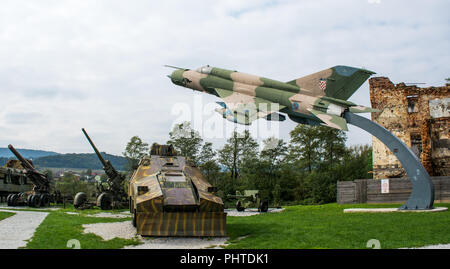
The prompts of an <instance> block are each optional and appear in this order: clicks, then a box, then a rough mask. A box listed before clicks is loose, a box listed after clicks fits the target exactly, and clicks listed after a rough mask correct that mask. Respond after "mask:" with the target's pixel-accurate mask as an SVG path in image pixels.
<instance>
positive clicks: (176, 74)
mask: <svg viewBox="0 0 450 269" xmlns="http://www.w3.org/2000/svg"><path fill="white" fill-rule="evenodd" d="M183 73H184V70H175V71H173V72H172V74H171V75H170V76H168V77H169V78H170V80H171V81H172V83H174V84H177V85H181V82H182V81H183Z"/></svg>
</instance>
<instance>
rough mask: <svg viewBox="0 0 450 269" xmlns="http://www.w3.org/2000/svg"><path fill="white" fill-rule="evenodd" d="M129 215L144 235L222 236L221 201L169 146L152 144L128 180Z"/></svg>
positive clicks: (200, 174) (193, 167) (191, 164)
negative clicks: (130, 214)
mask: <svg viewBox="0 0 450 269" xmlns="http://www.w3.org/2000/svg"><path fill="white" fill-rule="evenodd" d="M128 189H129V199H130V212H131V213H132V214H133V225H134V226H135V227H136V229H137V233H138V234H140V235H144V236H225V234H226V230H225V229H226V227H225V225H226V213H225V212H224V205H223V202H222V199H221V198H220V197H217V196H215V195H214V191H215V188H213V187H212V186H211V185H210V184H209V183H208V182H207V181H206V179H205V178H204V176H203V175H202V173H201V172H200V170H199V169H198V168H196V167H195V166H194V165H193V163H192V162H191V161H189V160H188V159H186V158H184V157H181V156H176V154H175V151H174V148H173V146H172V145H158V144H153V145H152V149H151V154H150V156H145V157H144V158H142V159H141V160H140V163H139V166H138V168H137V169H136V171H135V172H134V173H133V175H132V177H131V179H130V186H129V188H128Z"/></svg>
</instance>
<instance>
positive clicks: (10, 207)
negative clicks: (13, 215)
mask: <svg viewBox="0 0 450 269" xmlns="http://www.w3.org/2000/svg"><path fill="white" fill-rule="evenodd" d="M3 209H5V210H14V209H26V210H51V211H55V210H59V209H60V208H59V207H29V206H6V205H5V206H0V210H3Z"/></svg>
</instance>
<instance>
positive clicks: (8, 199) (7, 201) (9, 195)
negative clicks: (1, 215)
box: [6, 194, 12, 206]
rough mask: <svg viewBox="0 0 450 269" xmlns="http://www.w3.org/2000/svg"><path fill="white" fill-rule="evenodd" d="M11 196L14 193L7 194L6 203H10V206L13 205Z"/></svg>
mask: <svg viewBox="0 0 450 269" xmlns="http://www.w3.org/2000/svg"><path fill="white" fill-rule="evenodd" d="M11 196H12V194H8V196H6V204H7V205H8V206H11V202H10V201H11Z"/></svg>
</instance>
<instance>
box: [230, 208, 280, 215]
mask: <svg viewBox="0 0 450 269" xmlns="http://www.w3.org/2000/svg"><path fill="white" fill-rule="evenodd" d="M283 210H284V208H269V210H267V212H265V213H264V212H258V209H257V208H247V209H245V211H242V212H239V211H237V210H236V209H225V212H226V213H227V216H229V217H248V216H253V215H258V214H267V213H278V212H281V211H283Z"/></svg>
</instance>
